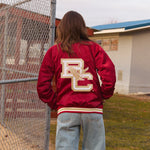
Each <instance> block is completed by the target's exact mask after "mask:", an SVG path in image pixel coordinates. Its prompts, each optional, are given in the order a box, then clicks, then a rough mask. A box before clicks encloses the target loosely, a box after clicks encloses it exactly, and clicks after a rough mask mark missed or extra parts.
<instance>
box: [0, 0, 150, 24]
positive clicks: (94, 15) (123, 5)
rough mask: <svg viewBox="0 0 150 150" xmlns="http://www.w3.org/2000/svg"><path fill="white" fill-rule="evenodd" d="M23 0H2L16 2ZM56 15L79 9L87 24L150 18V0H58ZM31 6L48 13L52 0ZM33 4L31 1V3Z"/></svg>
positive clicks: (60, 16) (39, 1)
mask: <svg viewBox="0 0 150 150" xmlns="http://www.w3.org/2000/svg"><path fill="white" fill-rule="evenodd" d="M16 1H23V0H0V2H3V3H10V2H11V3H14V2H16ZM56 1H57V5H56V17H57V18H60V19H61V18H62V17H63V15H64V14H65V13H66V12H67V11H69V10H74V11H78V12H79V13H80V14H81V15H82V16H83V17H84V19H85V22H86V25H87V26H89V27H91V26H95V25H101V24H108V23H113V22H124V21H135V20H144V19H150V0H56ZM32 2H33V3H34V5H29V6H30V8H32V9H33V8H34V7H35V9H40V10H41V11H42V10H43V12H44V11H45V13H47V11H46V10H48V9H49V5H48V4H49V3H50V0H32ZM30 4H31V3H30Z"/></svg>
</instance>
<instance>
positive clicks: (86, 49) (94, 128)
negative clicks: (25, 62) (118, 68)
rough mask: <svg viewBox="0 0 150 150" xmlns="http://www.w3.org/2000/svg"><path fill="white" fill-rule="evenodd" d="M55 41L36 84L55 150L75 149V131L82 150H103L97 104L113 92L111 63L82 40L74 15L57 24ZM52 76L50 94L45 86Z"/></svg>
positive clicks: (97, 48) (80, 21) (77, 17)
mask: <svg viewBox="0 0 150 150" xmlns="http://www.w3.org/2000/svg"><path fill="white" fill-rule="evenodd" d="M56 43H57V44H56V45H54V46H52V47H51V48H50V49H49V50H48V51H47V53H46V55H45V57H44V59H43V62H42V65H41V68H40V72H39V78H38V84H37V91H38V94H39V98H40V99H41V100H42V101H43V102H45V103H47V104H48V105H49V107H50V108H51V109H57V113H58V118H57V132H56V150H77V149H78V143H79V136H80V128H81V127H82V130H83V144H82V148H83V150H105V129H104V123H103V100H105V99H108V98H110V97H111V96H112V95H113V92H114V86H115V81H116V77H115V68H114V65H113V63H112V61H111V60H110V58H109V57H108V55H107V54H106V53H105V51H104V50H103V49H102V48H101V47H100V46H99V45H98V44H97V43H95V42H93V41H91V40H90V39H89V38H88V36H87V30H86V25H85V22H84V19H83V18H82V16H81V15H80V14H79V13H77V12H75V11H69V12H67V13H66V14H65V15H64V17H63V19H62V20H61V22H60V24H59V25H58V27H57V39H56ZM97 73H98V74H99V75H100V78H101V81H102V85H101V86H100V83H99V79H98V77H97ZM54 75H55V79H56V88H57V91H56V92H54V91H53V90H52V87H51V81H52V78H53V76H54Z"/></svg>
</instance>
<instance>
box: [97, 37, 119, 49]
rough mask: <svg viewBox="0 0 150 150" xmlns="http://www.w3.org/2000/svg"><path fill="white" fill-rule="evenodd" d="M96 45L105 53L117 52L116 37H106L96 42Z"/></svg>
mask: <svg viewBox="0 0 150 150" xmlns="http://www.w3.org/2000/svg"><path fill="white" fill-rule="evenodd" d="M97 43H98V44H99V45H101V46H102V48H103V49H104V50H105V51H117V50H118V37H108V38H107V37H106V38H101V39H100V40H97Z"/></svg>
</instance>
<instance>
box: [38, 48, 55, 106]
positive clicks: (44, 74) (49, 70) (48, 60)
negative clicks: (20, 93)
mask: <svg viewBox="0 0 150 150" xmlns="http://www.w3.org/2000/svg"><path fill="white" fill-rule="evenodd" d="M53 75H54V64H53V61H52V51H51V49H49V50H48V51H47V53H46V55H45V57H44V59H43V62H42V64H41V68H40V71H39V76H38V83H37V92H38V95H39V98H40V99H41V100H42V101H43V102H44V103H47V104H48V105H49V107H50V108H51V109H56V93H55V92H54V91H53V90H52V85H51V82H52V79H53Z"/></svg>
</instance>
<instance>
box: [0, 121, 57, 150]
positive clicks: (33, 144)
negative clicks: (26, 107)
mask: <svg viewBox="0 0 150 150" xmlns="http://www.w3.org/2000/svg"><path fill="white" fill-rule="evenodd" d="M53 122H55V120H52V123H53ZM43 126H45V123H43V122H42V121H40V120H34V121H33V120H28V121H26V122H24V121H22V120H20V119H17V120H11V121H5V125H1V124H0V150H43V149H44V148H43V147H44V134H45V129H44V128H43ZM54 149H55V148H54V145H52V144H51V143H49V150H54Z"/></svg>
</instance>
